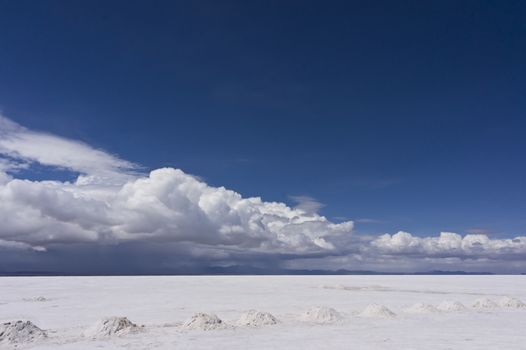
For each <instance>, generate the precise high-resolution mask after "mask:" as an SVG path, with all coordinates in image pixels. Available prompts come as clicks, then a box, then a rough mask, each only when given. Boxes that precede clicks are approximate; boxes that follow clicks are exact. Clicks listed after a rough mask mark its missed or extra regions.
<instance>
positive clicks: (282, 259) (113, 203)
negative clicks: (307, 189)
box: [0, 116, 526, 272]
mask: <svg viewBox="0 0 526 350" xmlns="http://www.w3.org/2000/svg"><path fill="white" fill-rule="evenodd" d="M33 164H41V165H45V166H49V167H54V168H59V169H65V170H68V171H71V172H73V173H76V174H78V177H77V179H76V181H73V182H68V181H56V180H47V181H31V180H28V179H22V178H17V175H18V174H19V173H18V171H19V170H20V169H27V168H30V167H31V166H32V165H33ZM293 200H294V201H296V202H297V203H298V205H297V206H295V207H290V206H288V205H286V204H284V203H278V202H266V201H263V200H262V199H261V198H259V197H251V198H244V197H242V196H241V195H240V194H239V193H237V192H235V191H232V190H228V189H226V188H224V187H213V186H209V185H207V184H206V183H205V182H203V181H201V180H200V179H198V178H197V177H194V176H192V175H189V174H186V173H184V172H183V171H182V170H179V169H173V168H161V169H156V170H153V171H151V172H149V173H143V172H142V169H141V168H140V166H138V165H137V164H134V163H132V162H129V161H126V160H123V159H120V158H119V157H117V156H115V155H112V154H109V153H107V152H105V151H102V150H99V149H95V148H93V147H91V146H89V145H87V144H85V143H82V142H79V141H76V140H71V139H66V138H63V137H59V136H55V135H51V134H48V133H44V132H38V131H33V130H29V129H27V128H25V127H23V126H20V125H18V124H17V123H15V122H13V121H11V120H9V119H7V118H5V117H1V116H0V222H1V223H2V225H1V226H0V251H3V252H4V253H3V254H1V255H0V256H1V257H0V264H3V265H4V266H15V267H16V266H24V267H25V266H30V267H31V266H34V265H40V266H47V265H46V264H48V265H49V266H53V268H55V269H61V268H64V265H66V266H69V265H71V266H77V265H75V264H76V263H78V261H81V260H82V261H83V262H82V264H85V265H86V266H89V264H97V263H100V264H106V265H105V266H106V267H107V265H108V264H109V265H119V266H126V265H127V264H131V265H134V266H142V265H147V264H154V265H155V266H165V267H167V268H169V267H171V266H172V267H173V266H185V264H186V265H188V264H194V265H196V264H197V265H199V264H209V265H211V266H213V265H229V264H252V265H258V266H268V265H275V266H281V265H282V266H285V265H287V264H289V265H294V266H296V267H301V266H302V265H301V262H302V261H309V262H310V263H311V265H308V264H306V265H305V266H309V267H317V266H323V267H325V268H328V269H339V268H348V269H354V270H355V269H359V268H360V267H362V266H368V265H367V264H373V265H374V266H377V265H375V264H378V263H380V264H381V262H382V261H387V260H389V261H395V262H396V261H403V260H404V261H405V260H407V259H412V261H418V260H422V259H451V258H454V259H460V260H461V261H462V260H465V259H471V260H480V261H488V259H489V260H499V261H500V260H510V259H511V260H517V261H521V260H524V257H525V252H526V237H517V238H515V239H490V238H488V237H487V236H484V235H467V236H465V237H462V236H460V235H458V234H455V233H441V234H440V236H438V237H417V236H413V235H411V234H409V233H406V232H399V233H397V234H394V235H389V234H386V235H382V236H379V237H377V238H375V239H373V240H372V241H362V240H356V241H355V240H353V238H352V231H353V227H354V224H353V222H352V221H344V222H341V223H334V222H331V221H329V220H328V219H327V218H325V217H324V216H322V215H320V214H318V211H319V209H320V208H321V207H322V204H321V203H319V202H317V201H316V200H315V199H313V198H311V197H306V196H296V197H293ZM101 252H102V253H104V254H105V255H103V256H104V257H103V258H101V259H93V256H102V255H99V254H102V253H101ZM9 259H11V260H9ZM105 259H107V260H105ZM386 259H387V260H386ZM8 260H9V261H8ZM27 262H31V263H32V264H33V265H31V264H25V263H27ZM327 262H330V264H329V265H324V264H326V263H327ZM364 262H365V263H364ZM298 264H299V265H298ZM379 266H381V265H379ZM400 266H402V265H400ZM521 266H522V265H521ZM0 272H1V271H0Z"/></svg>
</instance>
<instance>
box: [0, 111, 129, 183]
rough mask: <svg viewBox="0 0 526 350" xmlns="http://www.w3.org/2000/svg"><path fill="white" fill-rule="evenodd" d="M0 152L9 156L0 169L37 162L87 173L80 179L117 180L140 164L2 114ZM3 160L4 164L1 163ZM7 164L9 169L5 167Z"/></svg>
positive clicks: (0, 119)
mask: <svg viewBox="0 0 526 350" xmlns="http://www.w3.org/2000/svg"><path fill="white" fill-rule="evenodd" d="M0 154H3V155H4V156H7V157H9V158H10V160H11V162H10V164H9V165H10V166H9V167H7V164H6V160H5V159H4V160H2V162H0V170H1V169H2V168H4V169H5V170H12V169H14V168H18V167H20V166H21V164H24V163H25V164H27V163H32V162H37V163H40V164H43V165H48V166H54V167H59V168H63V169H68V170H72V171H75V172H79V173H82V174H84V175H85V176H83V177H81V178H80V179H81V180H82V181H84V182H86V180H87V179H88V178H89V179H91V180H98V181H115V180H116V179H122V178H123V177H125V175H127V174H128V173H130V172H132V171H134V170H136V169H137V165H135V164H133V163H131V162H128V161H125V160H122V159H120V158H118V157H116V156H113V155H111V154H108V153H106V152H104V151H101V150H98V149H94V148H93V147H90V146H89V145H86V144H84V143H82V142H80V141H75V140H70V139H66V138H63V137H59V136H55V135H51V134H47V133H44V132H37V131H32V130H29V129H27V128H25V127H23V126H21V125H19V124H17V123H15V122H13V121H11V120H10V119H7V118H5V117H3V116H1V115H0ZM2 164H3V165H2ZM6 168H7V169H6Z"/></svg>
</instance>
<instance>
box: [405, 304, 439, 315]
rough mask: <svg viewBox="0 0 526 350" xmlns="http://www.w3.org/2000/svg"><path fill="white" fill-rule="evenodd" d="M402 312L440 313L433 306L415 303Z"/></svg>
mask: <svg viewBox="0 0 526 350" xmlns="http://www.w3.org/2000/svg"><path fill="white" fill-rule="evenodd" d="M404 311H405V312H407V313H411V314H431V313H435V312H440V310H438V309H437V308H436V307H435V306H433V305H430V304H424V303H416V304H414V305H412V306H410V307H408V308H406V309H404Z"/></svg>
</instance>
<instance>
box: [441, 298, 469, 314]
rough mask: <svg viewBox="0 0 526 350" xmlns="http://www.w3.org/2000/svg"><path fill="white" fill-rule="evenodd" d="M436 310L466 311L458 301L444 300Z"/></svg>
mask: <svg viewBox="0 0 526 350" xmlns="http://www.w3.org/2000/svg"><path fill="white" fill-rule="evenodd" d="M437 309H439V310H440V311H444V312H455V311H465V310H467V308H466V306H465V305H464V304H462V303H460V302H458V301H451V300H444V301H443V302H441V303H440V304H439V305H438V306H437Z"/></svg>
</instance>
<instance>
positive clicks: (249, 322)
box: [237, 310, 279, 327]
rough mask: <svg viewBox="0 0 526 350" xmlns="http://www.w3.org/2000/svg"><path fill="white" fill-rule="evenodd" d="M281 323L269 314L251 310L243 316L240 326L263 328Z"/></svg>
mask: <svg viewBox="0 0 526 350" xmlns="http://www.w3.org/2000/svg"><path fill="white" fill-rule="evenodd" d="M278 322H279V321H278V320H277V319H276V318H275V317H274V316H273V315H272V314H270V313H268V312H261V311H256V310H249V311H247V312H245V313H244V314H242V315H241V317H240V318H239V320H238V321H237V325H238V326H247V327H261V326H269V325H274V324H277V323H278Z"/></svg>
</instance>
